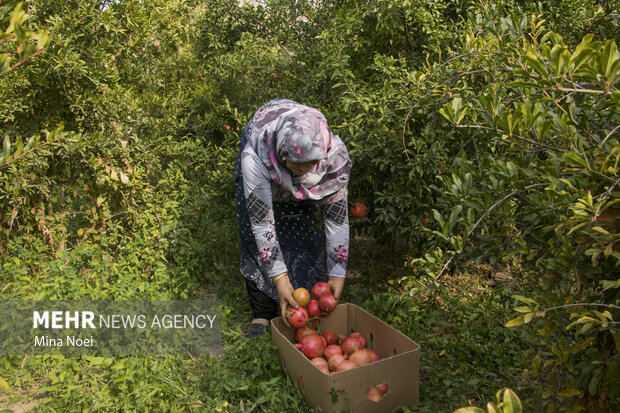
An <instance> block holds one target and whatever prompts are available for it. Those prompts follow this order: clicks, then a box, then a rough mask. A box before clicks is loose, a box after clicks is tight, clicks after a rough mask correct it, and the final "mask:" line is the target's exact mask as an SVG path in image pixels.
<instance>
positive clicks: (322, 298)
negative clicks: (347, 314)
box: [286, 282, 338, 328]
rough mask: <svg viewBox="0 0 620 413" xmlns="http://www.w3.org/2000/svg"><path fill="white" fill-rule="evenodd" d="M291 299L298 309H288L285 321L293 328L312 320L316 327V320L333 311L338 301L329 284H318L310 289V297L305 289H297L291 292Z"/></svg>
mask: <svg viewBox="0 0 620 413" xmlns="http://www.w3.org/2000/svg"><path fill="white" fill-rule="evenodd" d="M293 299H294V300H295V302H297V304H299V308H289V309H288V310H287V311H286V319H287V320H288V323H289V324H290V325H291V326H292V327H294V328H300V327H303V326H305V325H306V323H307V322H308V320H312V321H313V324H314V325H315V326H318V320H319V319H320V318H321V317H323V316H324V315H327V314H329V313H331V312H332V311H334V309H335V308H336V305H338V300H336V297H334V296H333V294H332V291H331V289H330V287H329V284H327V283H326V282H318V283H316V284H314V286H313V287H312V296H310V292H308V290H306V289H305V288H303V287H302V288H298V289H296V290H295V291H293Z"/></svg>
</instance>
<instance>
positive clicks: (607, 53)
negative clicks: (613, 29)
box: [600, 40, 618, 79]
mask: <svg viewBox="0 0 620 413" xmlns="http://www.w3.org/2000/svg"><path fill="white" fill-rule="evenodd" d="M616 60H618V46H617V45H616V42H614V41H613V40H607V41H606V42H605V47H604V48H603V53H602V54H601V64H600V68H601V72H602V73H604V74H605V77H606V78H607V79H611V77H612V67H613V64H614V63H615V62H616Z"/></svg>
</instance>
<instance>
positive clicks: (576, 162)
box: [564, 152, 590, 169]
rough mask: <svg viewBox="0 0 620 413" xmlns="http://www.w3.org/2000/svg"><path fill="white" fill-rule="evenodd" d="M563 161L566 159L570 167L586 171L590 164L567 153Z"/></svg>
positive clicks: (575, 155)
mask: <svg viewBox="0 0 620 413" xmlns="http://www.w3.org/2000/svg"><path fill="white" fill-rule="evenodd" d="M564 159H566V160H567V161H568V162H569V163H570V164H572V165H577V166H582V167H584V168H586V169H587V168H589V167H590V164H589V163H588V161H587V160H586V159H583V158H581V157H580V156H579V155H577V154H576V153H572V152H567V153H565V154H564Z"/></svg>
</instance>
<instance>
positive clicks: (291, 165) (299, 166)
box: [286, 161, 319, 176]
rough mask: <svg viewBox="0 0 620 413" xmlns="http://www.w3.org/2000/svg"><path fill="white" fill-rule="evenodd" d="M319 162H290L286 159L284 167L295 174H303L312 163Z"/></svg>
mask: <svg viewBox="0 0 620 413" xmlns="http://www.w3.org/2000/svg"><path fill="white" fill-rule="evenodd" d="M317 163H319V161H311V162H291V161H286V167H287V168H288V170H289V171H291V172H292V173H293V175H295V176H302V175H305V174H306V172H308V171H309V170H310V168H312V167H313V166H314V165H316V164H317Z"/></svg>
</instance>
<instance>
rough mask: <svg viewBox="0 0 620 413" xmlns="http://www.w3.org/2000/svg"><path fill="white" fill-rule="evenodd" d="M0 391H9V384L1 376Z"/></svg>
mask: <svg viewBox="0 0 620 413" xmlns="http://www.w3.org/2000/svg"><path fill="white" fill-rule="evenodd" d="M0 390H2V391H9V383H7V382H6V380H4V378H3V377H2V376H0Z"/></svg>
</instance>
